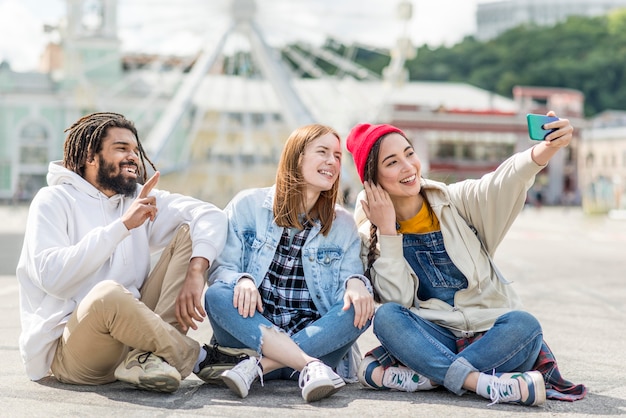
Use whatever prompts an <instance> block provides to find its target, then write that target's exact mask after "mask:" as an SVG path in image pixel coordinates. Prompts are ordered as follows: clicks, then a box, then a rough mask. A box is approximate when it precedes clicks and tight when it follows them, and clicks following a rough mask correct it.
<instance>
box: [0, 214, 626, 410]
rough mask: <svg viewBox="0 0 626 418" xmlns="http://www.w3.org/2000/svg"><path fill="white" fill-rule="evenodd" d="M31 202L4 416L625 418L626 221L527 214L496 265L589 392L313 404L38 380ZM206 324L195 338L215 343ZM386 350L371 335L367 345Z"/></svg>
mask: <svg viewBox="0 0 626 418" xmlns="http://www.w3.org/2000/svg"><path fill="white" fill-rule="evenodd" d="M24 222H25V209H24V208H14V207H0V314H1V315H0V329H1V332H0V368H1V370H2V372H1V373H2V378H1V379H0V404H1V405H2V411H0V416H7V417H39V416H41V417H44V416H45V417H57V416H59V417H60V416H63V417H68V416H81V417H82V416H126V417H146V416H150V417H153V416H154V417H188V416H218V417H235V416H236V417H265V416H300V417H305V416H307V417H308V416H332V417H338V416H347V417H352V416H358V417H381V416H411V417H447V418H450V417H467V416H480V417H501V416H513V417H515V416H522V414H523V416H527V414H530V416H533V417H567V418H570V417H600V416H603V417H604V416H609V417H610V416H619V415H626V366H625V364H626V354H625V353H626V350H625V348H624V347H625V346H626V258H625V257H624V254H625V248H626V220H611V219H609V218H608V217H604V216H597V217H587V216H585V215H583V214H582V213H581V211H580V210H579V209H569V210H566V209H563V208H542V209H541V210H537V209H533V208H529V209H526V210H525V211H524V212H523V213H522V214H521V215H520V217H519V218H518V219H517V220H516V222H515V224H514V226H513V228H512V230H511V232H510V233H509V235H508V236H507V238H506V239H505V241H504V243H503V244H502V246H501V248H500V249H499V252H498V253H497V255H496V261H497V262H498V264H499V265H500V267H501V270H502V271H503V273H504V274H505V275H506V276H507V278H508V279H509V280H512V281H514V282H515V283H514V284H513V286H515V287H516V289H517V291H518V292H519V294H520V295H521V297H522V299H523V300H524V302H525V305H526V308H527V309H528V310H529V311H530V312H532V313H534V314H535V315H536V316H537V317H538V318H539V319H540V321H541V322H542V324H543V327H544V336H545V339H546V341H547V342H548V344H549V345H550V347H551V348H552V350H553V351H554V353H555V354H556V356H557V359H558V360H559V366H560V369H561V372H562V373H563V375H564V377H565V378H567V379H569V380H571V381H573V382H575V383H585V384H586V385H587V386H588V388H589V395H588V397H587V398H586V399H584V400H582V401H578V402H574V403H568V402H557V401H548V402H547V403H546V404H545V405H544V406H542V407H538V408H524V407H519V406H513V405H494V406H487V404H488V402H487V401H486V400H484V399H482V398H480V397H478V396H476V395H473V394H468V395H465V396H463V397H457V396H454V395H452V394H450V393H448V392H446V391H445V390H437V391H432V392H426V393H415V394H408V393H399V392H375V391H370V390H366V389H363V388H361V387H360V386H359V385H358V384H352V385H347V386H346V387H345V388H343V389H342V390H341V391H340V392H338V393H337V394H336V395H334V396H332V397H331V398H328V399H325V400H323V401H321V402H317V403H315V404H306V403H304V401H303V400H302V398H301V397H300V390H299V389H298V388H297V384H296V383H295V382H267V383H266V384H265V387H261V386H260V385H259V384H258V383H256V384H255V385H254V386H253V388H252V389H251V392H250V395H249V396H248V397H247V398H246V399H243V400H242V399H239V398H236V397H235V396H233V395H232V394H231V393H230V392H229V391H228V389H226V388H225V387H214V386H208V385H203V384H201V383H202V382H201V381H200V380H198V379H197V378H195V377H190V378H188V379H187V380H186V381H184V382H183V385H182V386H181V389H180V390H179V391H178V392H176V393H174V394H170V395H166V394H156V393H150V392H144V391H138V390H135V389H133V388H130V387H128V386H125V385H124V384H122V383H114V384H110V385H106V386H101V387H96V388H94V387H88V386H71V385H63V384H60V383H58V382H56V381H55V380H54V379H52V378H49V379H44V380H42V381H40V382H31V381H29V380H28V379H27V378H26V377H25V375H24V371H23V367H22V364H21V360H20V356H19V352H18V347H17V340H18V335H19V332H20V327H19V315H18V287H17V283H16V280H15V276H14V271H15V264H16V262H17V257H18V255H19V247H20V245H21V241H22V232H23V226H24ZM210 335H211V331H210V329H209V328H208V327H203V328H202V329H201V331H199V332H196V333H194V334H193V336H194V338H197V339H198V340H200V341H206V340H208V338H209V336H210ZM359 344H360V346H361V348H362V349H363V350H364V351H366V350H368V349H370V348H372V347H374V346H375V345H377V343H376V340H375V338H374V337H373V335H372V334H371V332H368V333H366V334H365V335H364V336H363V337H361V339H360V340H359Z"/></svg>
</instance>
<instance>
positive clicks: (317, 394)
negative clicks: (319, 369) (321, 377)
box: [302, 380, 346, 402]
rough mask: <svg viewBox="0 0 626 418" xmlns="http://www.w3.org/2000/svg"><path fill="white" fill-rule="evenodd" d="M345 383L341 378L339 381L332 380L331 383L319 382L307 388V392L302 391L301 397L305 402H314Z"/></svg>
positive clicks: (334, 391) (331, 393)
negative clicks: (318, 384)
mask: <svg viewBox="0 0 626 418" xmlns="http://www.w3.org/2000/svg"><path fill="white" fill-rule="evenodd" d="M345 385H346V383H345V382H344V381H343V380H342V381H341V383H339V382H333V383H332V384H330V385H329V384H325V383H323V384H321V385H320V386H318V387H313V388H307V389H309V390H308V391H307V393H302V397H303V398H304V400H305V401H306V402H316V401H319V400H322V399H324V398H328V397H329V396H331V395H333V394H335V393H336V392H337V391H339V389H341V388H342V387H344V386H345Z"/></svg>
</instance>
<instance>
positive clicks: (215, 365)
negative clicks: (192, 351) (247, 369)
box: [196, 343, 256, 384]
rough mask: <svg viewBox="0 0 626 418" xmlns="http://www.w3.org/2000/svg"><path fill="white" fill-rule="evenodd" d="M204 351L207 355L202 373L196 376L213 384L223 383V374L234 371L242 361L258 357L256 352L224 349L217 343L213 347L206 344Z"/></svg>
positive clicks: (201, 368)
mask: <svg viewBox="0 0 626 418" xmlns="http://www.w3.org/2000/svg"><path fill="white" fill-rule="evenodd" d="M202 349H203V350H205V351H206V353H207V355H206V358H205V359H204V361H202V363H200V365H199V366H200V371H199V372H198V373H196V376H198V377H199V378H200V379H202V380H204V381H205V382H207V383H212V384H220V383H222V379H221V375H222V373H224V372H225V371H226V370H230V369H232V368H233V367H235V366H236V365H237V364H238V363H239V362H240V361H242V360H245V359H247V358H250V357H253V356H254V355H256V352H255V351H254V350H248V349H245V348H229V347H222V346H220V345H218V344H217V343H214V344H213V346H209V345H206V344H205V345H204V346H203V347H202Z"/></svg>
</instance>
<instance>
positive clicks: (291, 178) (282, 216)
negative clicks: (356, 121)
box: [273, 124, 340, 236]
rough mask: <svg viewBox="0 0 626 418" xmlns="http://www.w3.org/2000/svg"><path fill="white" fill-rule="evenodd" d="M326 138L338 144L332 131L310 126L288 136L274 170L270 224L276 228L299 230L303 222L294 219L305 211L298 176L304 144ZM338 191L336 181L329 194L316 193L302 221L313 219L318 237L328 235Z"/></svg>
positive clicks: (303, 193) (301, 177)
mask: <svg viewBox="0 0 626 418" xmlns="http://www.w3.org/2000/svg"><path fill="white" fill-rule="evenodd" d="M326 134H332V135H334V136H335V137H336V138H337V141H339V140H340V138H339V134H338V133H337V132H336V131H335V130H334V129H332V128H330V127H328V126H324V125H320V124H311V125H306V126H302V127H300V128H297V129H296V130H295V131H293V132H292V133H291V135H289V138H287V142H286V143H285V147H284V148H283V151H282V153H281V155H280V161H279V162H278V170H276V195H275V196H274V207H273V209H274V217H275V219H274V221H275V222H276V225H278V226H282V227H284V228H285V227H287V228H298V229H303V225H302V224H303V222H302V220H301V219H299V217H298V215H299V214H303V213H304V212H305V210H306V208H305V204H306V202H305V189H306V182H305V181H304V177H303V176H302V156H303V154H304V149H305V148H306V146H307V145H308V144H310V143H311V142H313V141H314V140H316V139H317V138H319V137H321V136H324V135H326ZM338 191H339V179H337V181H335V184H333V187H331V188H330V190H325V191H323V192H321V193H320V196H319V197H318V199H317V202H315V205H314V206H313V208H312V209H311V212H310V213H306V214H304V215H305V221H306V222H309V221H312V217H317V218H318V219H319V220H320V223H321V224H322V228H321V231H320V232H321V233H322V235H324V236H326V235H328V232H330V228H331V227H332V225H333V220H334V218H335V203H336V202H337V196H338Z"/></svg>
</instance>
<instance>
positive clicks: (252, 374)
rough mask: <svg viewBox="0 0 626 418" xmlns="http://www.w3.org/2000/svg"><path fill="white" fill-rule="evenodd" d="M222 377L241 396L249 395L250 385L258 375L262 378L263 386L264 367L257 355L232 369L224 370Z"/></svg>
mask: <svg viewBox="0 0 626 418" xmlns="http://www.w3.org/2000/svg"><path fill="white" fill-rule="evenodd" d="M221 377H222V381H223V382H224V383H226V386H228V388H229V389H230V390H231V391H232V392H233V393H235V394H236V395H237V396H239V397H240V398H245V397H246V396H248V391H249V390H250V385H252V382H254V381H255V380H256V378H257V377H259V378H260V379H261V386H263V369H261V365H260V364H259V359H258V358H256V357H249V358H247V359H245V360H242V361H240V362H239V363H238V364H237V365H236V366H235V367H233V368H232V369H230V370H226V371H225V372H223V373H222V376H221Z"/></svg>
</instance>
